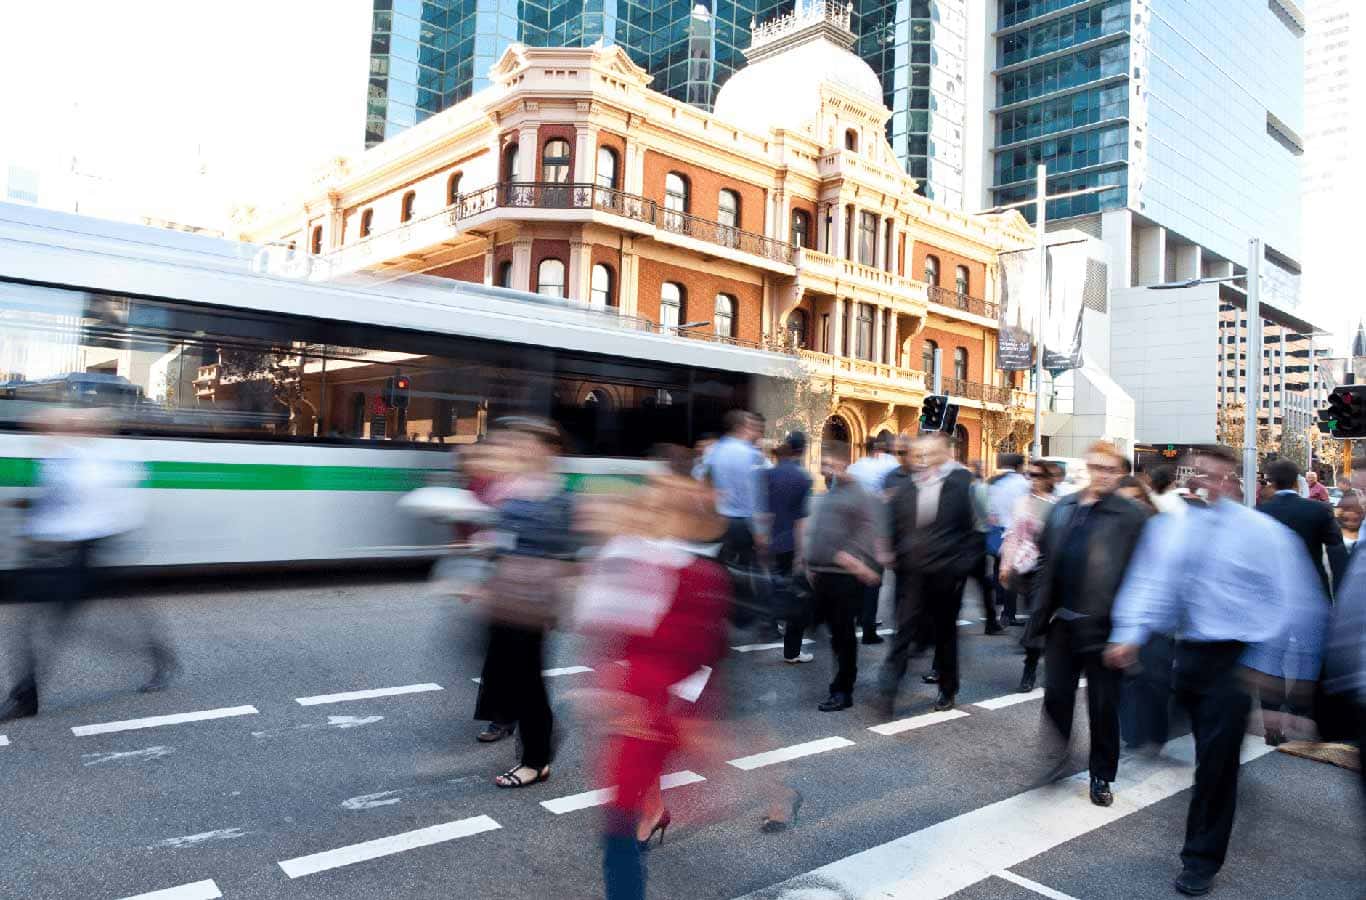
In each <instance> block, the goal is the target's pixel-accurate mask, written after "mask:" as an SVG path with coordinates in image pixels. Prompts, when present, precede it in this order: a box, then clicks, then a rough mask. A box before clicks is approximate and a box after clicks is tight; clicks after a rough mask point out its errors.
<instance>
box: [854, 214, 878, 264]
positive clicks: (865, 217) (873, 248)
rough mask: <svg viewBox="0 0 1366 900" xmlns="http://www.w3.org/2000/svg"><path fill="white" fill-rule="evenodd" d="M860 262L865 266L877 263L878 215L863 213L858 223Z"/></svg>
mask: <svg viewBox="0 0 1366 900" xmlns="http://www.w3.org/2000/svg"><path fill="white" fill-rule="evenodd" d="M858 261H859V262H861V263H863V264H864V265H865V266H871V265H873V264H875V263H876V262H877V213H871V212H863V213H860V214H859V221H858Z"/></svg>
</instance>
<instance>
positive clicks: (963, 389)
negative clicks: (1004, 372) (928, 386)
mask: <svg viewBox="0 0 1366 900" xmlns="http://www.w3.org/2000/svg"><path fill="white" fill-rule="evenodd" d="M941 383H942V387H943V388H944V393H945V394H947V395H948V396H950V397H962V398H963V399H964V400H980V401H982V402H983V403H999V404H1001V405H1002V406H1005V405H1006V404H1008V403H1010V388H1009V387H1005V386H1002V385H995V384H982V383H981V382H979V381H967V380H965V379H962V378H944V379H941Z"/></svg>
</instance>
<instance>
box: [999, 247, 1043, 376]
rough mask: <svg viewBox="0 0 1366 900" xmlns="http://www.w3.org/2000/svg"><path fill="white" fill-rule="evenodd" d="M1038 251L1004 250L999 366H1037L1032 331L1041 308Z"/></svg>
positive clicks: (1023, 368) (1024, 368) (1015, 368)
mask: <svg viewBox="0 0 1366 900" xmlns="http://www.w3.org/2000/svg"><path fill="white" fill-rule="evenodd" d="M1037 257H1038V255H1037V254H1036V253H1035V252H1034V251H1033V250H1023V251H1019V252H1016V253H1002V254H1001V257H1000V258H1001V322H1000V336H999V338H998V339H997V343H996V368H998V369H1002V370H1004V371H1006V372H1019V371H1027V370H1029V369H1031V368H1033V366H1034V351H1033V349H1032V344H1033V340H1032V337H1031V336H1032V335H1033V334H1034V320H1035V318H1036V316H1037V312H1038V308H1039V302H1038V300H1039V266H1038V258H1037Z"/></svg>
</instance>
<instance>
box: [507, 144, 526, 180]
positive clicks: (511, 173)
mask: <svg viewBox="0 0 1366 900" xmlns="http://www.w3.org/2000/svg"><path fill="white" fill-rule="evenodd" d="M521 174H522V159H521V153H520V152H518V147H517V145H516V144H508V147H507V149H506V150H504V151H503V180H504V181H516V180H517V179H518V178H520V177H521Z"/></svg>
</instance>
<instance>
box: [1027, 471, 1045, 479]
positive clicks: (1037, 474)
mask: <svg viewBox="0 0 1366 900" xmlns="http://www.w3.org/2000/svg"><path fill="white" fill-rule="evenodd" d="M1029 477H1030V478H1047V477H1048V473H1047V472H1030V473H1029Z"/></svg>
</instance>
